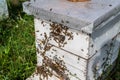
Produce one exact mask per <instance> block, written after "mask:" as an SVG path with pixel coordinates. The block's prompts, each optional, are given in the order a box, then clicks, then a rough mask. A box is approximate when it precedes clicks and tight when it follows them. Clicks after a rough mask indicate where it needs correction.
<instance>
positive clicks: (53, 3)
mask: <svg viewBox="0 0 120 80" xmlns="http://www.w3.org/2000/svg"><path fill="white" fill-rule="evenodd" d="M23 6H24V11H25V12H26V13H28V14H31V15H34V16H35V17H37V18H40V19H42V20H47V21H52V22H57V23H60V24H63V25H65V26H68V27H71V28H74V29H76V30H83V31H85V32H87V33H92V32H93V31H94V28H96V27H97V26H98V25H99V24H101V23H102V22H104V21H105V20H107V19H108V18H110V17H111V16H113V15H115V14H117V13H118V12H119V11H120V0H91V1H87V2H70V1H68V0H35V1H34V0H31V1H30V2H25V3H24V4H23ZM86 28H87V29H86Z"/></svg>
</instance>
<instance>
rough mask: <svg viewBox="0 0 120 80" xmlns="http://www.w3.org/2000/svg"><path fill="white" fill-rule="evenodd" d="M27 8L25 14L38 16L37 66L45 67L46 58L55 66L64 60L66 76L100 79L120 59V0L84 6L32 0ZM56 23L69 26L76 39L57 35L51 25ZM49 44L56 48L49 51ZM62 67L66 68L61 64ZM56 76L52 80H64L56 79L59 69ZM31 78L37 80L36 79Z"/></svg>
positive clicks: (74, 79) (56, 0)
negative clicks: (119, 57) (60, 42)
mask: <svg viewBox="0 0 120 80" xmlns="http://www.w3.org/2000/svg"><path fill="white" fill-rule="evenodd" d="M23 5H24V11H26V12H27V13H29V14H32V15H34V16H35V20H34V22H35V33H36V48H37V66H42V64H43V63H44V62H43V60H44V59H45V58H44V56H45V57H47V58H49V59H50V60H49V61H52V62H53V63H55V60H56V61H57V62H60V61H63V64H64V66H65V67H66V69H67V70H65V73H64V74H67V75H68V77H69V79H70V80H96V79H97V78H98V77H100V76H101V75H102V74H104V73H103V70H104V71H105V70H107V68H108V67H109V66H111V65H112V64H113V63H114V62H115V60H116V59H117V56H118V51H119V48H120V12H119V11H120V0H91V1H88V2H84V3H82V2H78V3H76V2H69V1H67V0H64V1H63V0H51V1H49V0H36V1H33V0H32V1H31V2H25V3H24V4H23ZM39 5H40V6H39ZM54 22H55V24H62V25H63V26H67V28H68V30H67V32H68V33H72V34H71V35H72V36H73V39H71V40H69V39H68V37H69V36H67V35H65V34H64V33H63V32H62V33H60V34H59V33H58V34H59V35H56V34H55V36H53V34H51V33H52V32H54V31H52V30H53V29H52V28H51V23H54ZM58 27H59V26H58ZM62 28H63V27H62ZM63 29H64V28H63ZM51 35H52V36H51ZM59 36H60V37H59ZM56 37H57V38H61V37H62V39H63V42H62V43H64V42H67V44H65V45H64V46H60V45H59V44H58V42H57V41H56V40H55V38H56ZM48 45H49V46H50V45H52V46H51V47H50V49H48V50H47V51H45V48H46V46H48ZM47 48H49V47H47ZM44 51H45V54H44V55H43V52H44ZM52 62H51V63H52ZM59 64H61V66H62V63H61V62H60V63H59ZM47 67H49V68H50V69H52V68H51V66H47ZM53 73H54V75H53V76H52V77H49V79H48V80H60V78H58V79H57V78H56V77H55V76H59V74H58V73H57V72H56V71H55V70H53ZM75 74H76V75H75ZM35 75H36V74H35ZM38 76H40V75H39V74H38ZM38 78H39V77H38ZM30 79H32V80H35V77H32V78H30ZM38 80H39V79H38ZM43 80H45V79H43Z"/></svg>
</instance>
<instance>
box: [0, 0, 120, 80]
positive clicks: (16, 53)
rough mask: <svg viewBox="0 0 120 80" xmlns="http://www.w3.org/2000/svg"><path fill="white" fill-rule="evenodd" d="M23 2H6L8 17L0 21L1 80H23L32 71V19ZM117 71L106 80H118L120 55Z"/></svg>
mask: <svg viewBox="0 0 120 80" xmlns="http://www.w3.org/2000/svg"><path fill="white" fill-rule="evenodd" d="M24 1H26V0H7V3H8V9H9V18H7V19H5V20H3V21H0V80H25V79H26V78H27V77H29V76H30V75H31V74H32V73H33V72H34V70H35V66H36V59H37V58H36V52H35V51H36V50H35V33H34V23H33V16H28V15H27V14H25V13H24V12H23V10H22V2H24ZM115 68H116V71H115V73H113V74H110V75H109V76H108V78H107V80H120V56H119V58H118V60H117V66H116V67H115Z"/></svg>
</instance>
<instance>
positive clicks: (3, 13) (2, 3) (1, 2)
mask: <svg viewBox="0 0 120 80" xmlns="http://www.w3.org/2000/svg"><path fill="white" fill-rule="evenodd" d="M6 17H8V9H7V3H6V0H0V20H2V19H4V18H6Z"/></svg>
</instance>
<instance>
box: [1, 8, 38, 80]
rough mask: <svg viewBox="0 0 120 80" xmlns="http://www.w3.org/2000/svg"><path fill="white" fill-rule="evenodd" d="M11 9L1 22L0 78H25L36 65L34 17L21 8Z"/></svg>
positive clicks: (13, 79) (21, 79)
mask: <svg viewBox="0 0 120 80" xmlns="http://www.w3.org/2000/svg"><path fill="white" fill-rule="evenodd" d="M17 7H19V6H17ZM13 9H14V11H12V10H13ZM9 10H10V11H9V12H10V17H9V18H8V19H6V20H3V21H1V22H0V80H25V79H26V78H27V77H28V76H30V75H31V74H32V73H33V72H34V69H35V66H36V53H35V51H36V50H35V40H34V39H35V36H34V26H33V17H31V16H27V15H26V14H24V13H23V12H22V9H21V8H18V9H17V8H16V9H15V8H14V7H11V6H9Z"/></svg>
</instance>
